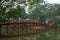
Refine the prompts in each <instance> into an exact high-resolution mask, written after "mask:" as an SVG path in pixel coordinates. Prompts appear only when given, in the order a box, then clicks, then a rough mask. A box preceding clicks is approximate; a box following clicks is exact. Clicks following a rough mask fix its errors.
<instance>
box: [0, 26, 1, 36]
mask: <svg viewBox="0 0 60 40" xmlns="http://www.w3.org/2000/svg"><path fill="white" fill-rule="evenodd" d="M0 36H1V25H0Z"/></svg>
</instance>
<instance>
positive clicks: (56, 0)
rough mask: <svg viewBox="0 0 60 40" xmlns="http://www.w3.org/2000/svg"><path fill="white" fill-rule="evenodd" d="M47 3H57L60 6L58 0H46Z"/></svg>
mask: <svg viewBox="0 0 60 40" xmlns="http://www.w3.org/2000/svg"><path fill="white" fill-rule="evenodd" d="M47 2H48V3H58V4H60V0H47Z"/></svg>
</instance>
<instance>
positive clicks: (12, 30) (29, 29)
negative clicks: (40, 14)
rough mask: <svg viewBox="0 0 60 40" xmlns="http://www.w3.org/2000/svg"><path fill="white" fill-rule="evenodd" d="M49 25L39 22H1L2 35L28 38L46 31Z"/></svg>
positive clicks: (0, 33)
mask: <svg viewBox="0 0 60 40" xmlns="http://www.w3.org/2000/svg"><path fill="white" fill-rule="evenodd" d="M46 26H47V24H46V23H45V22H40V21H37V20H6V21H0V35H1V36H2V35H9V36H10V35H20V36H27V35H33V34H37V33H40V32H45V31H46Z"/></svg>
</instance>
